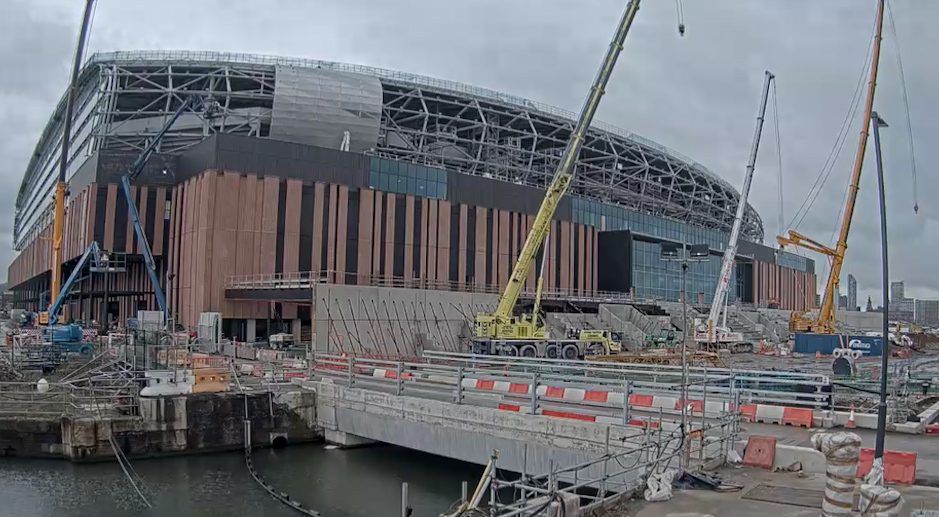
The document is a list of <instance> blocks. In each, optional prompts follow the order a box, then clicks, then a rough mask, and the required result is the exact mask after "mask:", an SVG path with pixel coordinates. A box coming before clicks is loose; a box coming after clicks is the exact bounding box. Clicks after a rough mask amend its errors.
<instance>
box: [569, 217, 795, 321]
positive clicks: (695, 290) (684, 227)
mask: <svg viewBox="0 0 939 517" xmlns="http://www.w3.org/2000/svg"><path fill="white" fill-rule="evenodd" d="M572 208H573V219H574V222H576V223H583V224H587V225H591V226H594V227H596V228H600V229H602V230H604V231H615V230H631V231H632V232H634V233H636V234H642V235H647V236H649V237H653V238H656V239H664V240H668V241H672V242H678V243H685V244H688V245H691V244H707V245H708V246H709V247H710V248H711V249H712V250H714V251H717V252H721V253H722V252H723V251H724V249H725V248H726V247H727V239H728V237H729V236H728V235H726V234H724V233H723V232H720V231H717V230H709V229H706V228H700V227H697V226H693V225H690V224H688V223H684V222H681V221H676V220H673V219H665V218H662V217H657V216H654V215H649V214H643V213H639V212H635V211H633V210H629V209H626V208H623V207H621V206H616V205H608V204H604V203H601V202H599V201H594V200H591V199H582V198H572ZM639 239H641V237H639V238H638V239H637V236H636V235H634V236H633V243H632V283H633V287H634V288H635V290H636V296H638V297H640V298H656V299H664V300H669V301H678V300H680V299H681V290H682V285H681V263H680V262H678V261H666V260H662V259H661V249H660V248H659V244H658V243H657V242H648V241H644V240H639ZM796 257H798V256H796ZM722 258H723V256H722V255H711V257H709V259H708V260H705V261H695V262H691V261H689V262H688V278H687V282H688V284H687V289H688V301H689V302H690V303H693V304H696V303H698V294H699V293H703V294H704V303H705V304H709V303H711V301H712V300H713V299H714V290H715V289H716V288H717V279H718V277H719V276H720V272H721V259H722ZM798 258H801V257H798ZM803 267H804V265H803ZM731 278H736V276H731ZM734 287H736V289H733V288H732V289H731V292H730V294H729V302H730V303H733V302H734V300H735V299H737V296H736V290H739V289H741V287H742V284H741V282H740V280H739V279H738V280H737V281H736V282H734Z"/></svg>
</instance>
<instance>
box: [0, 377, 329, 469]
mask: <svg viewBox="0 0 939 517" xmlns="http://www.w3.org/2000/svg"><path fill="white" fill-rule="evenodd" d="M272 411H273V414H272ZM244 414H245V403H244V398H243V396H242V395H240V394H235V393H225V394H194V395H180V396H173V397H152V398H150V397H142V398H141V399H140V416H125V417H117V416H113V417H109V416H105V417H103V418H97V417H91V416H89V417H82V418H69V417H48V418H36V419H16V418H3V419H0V456H20V457H45V458H62V459H68V460H71V461H106V460H112V459H114V451H113V449H112V448H111V445H110V440H109V437H111V436H113V437H114V440H115V442H116V443H117V444H118V446H119V447H120V448H121V450H122V451H123V452H124V454H125V455H127V456H129V457H157V456H163V455H171V454H192V453H201V452H212V451H223V450H235V449H240V448H241V447H242V446H243V444H244V427H243V419H244ZM248 415H249V416H250V417H251V423H252V443H253V444H254V445H255V446H259V447H263V446H268V445H271V444H272V442H273V440H274V438H276V437H283V438H285V439H286V440H287V442H288V443H302V442H308V441H313V440H317V439H319V438H320V433H319V431H318V430H317V429H316V427H315V420H316V417H315V395H314V394H313V393H311V392H309V391H296V392H291V393H284V394H275V395H273V397H271V396H269V395H268V394H267V393H255V394H250V395H248Z"/></svg>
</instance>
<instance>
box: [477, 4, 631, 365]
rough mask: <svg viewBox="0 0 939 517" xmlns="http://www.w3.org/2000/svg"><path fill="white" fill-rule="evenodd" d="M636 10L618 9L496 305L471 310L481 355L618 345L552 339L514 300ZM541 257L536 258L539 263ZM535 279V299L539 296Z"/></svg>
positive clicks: (564, 352)
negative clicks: (610, 34)
mask: <svg viewBox="0 0 939 517" xmlns="http://www.w3.org/2000/svg"><path fill="white" fill-rule="evenodd" d="M638 11H639V0H630V2H629V5H628V6H627V7H626V10H625V11H624V12H623V16H622V18H621V19H620V21H619V25H618V26H617V28H616V34H615V35H614V36H613V40H612V41H611V42H610V48H609V49H608V50H607V53H606V56H605V57H604V59H603V62H602V64H601V65H600V70H599V71H598V72H597V77H596V78H595V79H594V82H593V85H592V86H591V87H590V93H589V94H588V96H587V100H586V101H585V102H584V106H583V108H582V109H581V112H580V117H579V118H578V120H577V125H576V126H575V127H574V131H573V132H572V133H571V138H570V141H568V143H567V148H566V149H565V151H564V154H563V155H562V157H561V161H560V162H559V164H558V168H557V170H556V171H555V173H554V178H553V179H552V181H551V183H550V184H549V185H548V188H547V191H546V193H545V197H544V200H542V202H541V207H540V208H539V209H538V213H537V215H536V216H535V221H534V224H533V225H532V229H531V231H530V232H529V233H528V237H527V238H526V239H525V246H524V247H523V248H522V252H521V253H520V254H519V257H518V261H516V263H515V266H514V267H513V269H512V275H511V276H510V277H509V282H508V284H507V285H506V287H505V291H503V292H502V295H501V296H500V297H499V304H498V305H497V306H496V309H495V311H494V312H480V313H477V314H476V319H475V323H474V326H473V338H472V339H471V341H470V349H471V351H472V353H474V354H481V355H507V356H522V357H548V358H563V359H568V360H571V359H578V358H583V357H584V356H586V355H603V354H611V353H616V352H618V351H619V350H620V348H621V344H620V342H619V341H618V340H615V339H614V337H616V336H614V334H613V333H612V332H610V331H609V330H581V331H579V332H578V333H577V336H576V338H575V339H552V338H549V336H548V331H547V328H546V327H545V325H544V324H543V323H542V322H539V321H538V315H537V313H538V305H539V304H538V301H537V300H536V303H535V311H533V313H532V314H531V315H528V314H521V315H515V314H513V313H514V310H515V304H516V302H518V298H519V294H520V293H521V290H522V286H523V284H524V283H525V278H526V277H527V276H528V272H529V271H530V270H531V268H532V265H533V264H534V261H535V256H536V254H537V253H538V250H539V248H541V247H542V244H543V243H544V242H545V239H546V237H547V235H548V230H549V228H550V223H551V219H552V218H553V217H554V213H555V211H556V210H557V207H558V203H560V201H561V198H563V197H564V194H565V193H566V192H567V190H568V188H569V187H570V184H571V181H572V180H573V178H574V165H575V164H576V163H577V158H578V156H580V151H581V149H582V148H583V145H584V140H585V138H586V135H587V130H588V128H590V123H591V122H592V121H593V117H594V115H595V114H596V112H597V108H598V107H599V105H600V99H602V98H603V94H604V93H605V91H606V85H607V83H608V82H609V79H610V75H612V73H613V68H614V67H615V66H616V60H617V58H618V57H619V54H620V52H621V51H622V50H623V44H624V43H625V41H626V35H627V34H628V33H629V28H630V26H632V23H633V20H634V19H635V17H636V13H637V12H638ZM543 263H544V260H542V266H543ZM540 292H541V282H540V281H539V285H538V289H537V294H536V298H539V299H540Z"/></svg>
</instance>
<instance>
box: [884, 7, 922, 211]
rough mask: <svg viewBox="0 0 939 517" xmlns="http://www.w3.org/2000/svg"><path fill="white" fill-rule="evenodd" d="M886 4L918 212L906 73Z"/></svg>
mask: <svg viewBox="0 0 939 517" xmlns="http://www.w3.org/2000/svg"><path fill="white" fill-rule="evenodd" d="M886 4H887V19H888V20H889V22H890V24H889V25H890V34H891V35H892V36H893V48H894V50H895V51H896V55H897V70H898V71H899V73H900V88H901V90H900V91H901V92H902V93H903V95H902V98H903V111H904V112H905V113H906V132H907V135H908V136H909V141H910V165H911V167H912V169H913V213H915V214H918V213H919V197H918V187H917V185H916V154H915V152H914V149H913V123H912V122H911V121H910V97H909V94H908V93H907V89H906V75H905V74H904V73H903V59H902V58H901V57H900V38H899V37H897V26H896V24H895V23H894V21H893V9H891V7H890V2H886Z"/></svg>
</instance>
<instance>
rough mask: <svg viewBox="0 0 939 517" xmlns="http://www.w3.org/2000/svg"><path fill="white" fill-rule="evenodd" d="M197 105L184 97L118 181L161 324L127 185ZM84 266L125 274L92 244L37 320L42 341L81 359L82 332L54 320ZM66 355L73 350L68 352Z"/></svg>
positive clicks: (146, 247)
mask: <svg viewBox="0 0 939 517" xmlns="http://www.w3.org/2000/svg"><path fill="white" fill-rule="evenodd" d="M197 102H198V103H199V104H200V105H201V104H203V102H202V101H201V99H199V98H198V97H188V98H187V99H186V100H185V101H184V102H183V104H182V105H181V106H180V107H179V109H177V110H176V112H175V113H173V115H172V116H171V117H170V119H169V120H167V121H166V124H164V125H163V127H162V128H161V129H160V131H159V133H157V134H156V136H154V137H153V139H152V140H150V143H148V144H147V147H146V148H145V149H144V150H143V152H142V153H140V156H138V157H137V159H136V160H134V163H132V164H131V166H130V168H129V169H128V170H127V172H126V173H125V174H124V176H123V177H122V178H121V191H122V192H123V193H124V199H125V201H126V202H127V213H128V215H129V216H130V218H131V221H132V222H133V224H134V233H135V234H136V235H137V242H138V243H139V244H140V249H141V254H142V255H143V260H144V264H145V266H146V269H147V276H149V277H150V284H151V285H152V286H153V293H154V297H155V298H156V302H157V306H159V308H160V312H162V313H163V317H164V321H166V317H167V307H166V296H165V295H164V294H163V288H161V287H160V278H159V276H158V274H157V269H156V262H155V261H154V259H153V252H152V251H151V250H150V242H149V241H148V240H147V235H146V233H145V232H144V229H143V225H142V224H141V222H140V213H139V212H138V211H137V205H136V203H134V198H133V195H132V194H131V191H130V183H131V181H133V180H135V179H136V178H137V177H138V176H139V175H140V173H141V172H142V171H143V168H144V165H146V163H147V161H148V160H149V159H150V157H151V156H152V155H153V153H154V152H155V151H156V148H157V146H158V145H159V143H160V141H161V140H162V139H163V137H164V136H165V135H166V133H167V131H169V129H170V128H171V127H172V126H173V124H174V123H175V122H176V120H177V119H179V117H180V116H181V115H182V114H183V112H185V111H186V110H188V109H189V108H190V107H192V106H193V105H195V104H196V103H197ZM208 111H209V109H208V108H206V112H208ZM86 266H88V267H89V272H90V273H116V272H121V271H126V266H125V264H124V263H123V261H117V260H113V259H111V257H109V256H108V255H107V253H105V252H104V251H103V250H101V248H100V247H99V246H98V243H97V242H92V243H91V244H89V245H88V247H87V248H86V249H85V252H84V253H83V254H82V256H81V258H79V260H78V262H77V263H76V264H75V267H74V268H73V269H72V272H71V274H70V275H69V277H68V279H67V280H66V281H65V283H64V284H63V285H62V289H61V290H60V291H59V293H58V295H57V296H56V297H55V299H54V300H53V301H52V304H51V305H50V306H49V311H48V313H47V318H40V320H43V319H45V320H46V322H47V327H46V328H45V329H44V330H43V341H47V342H52V343H55V344H61V345H65V346H66V347H69V348H76V347H78V348H76V349H75V350H74V351H80V352H81V353H82V354H85V355H87V354H88V353H90V351H91V347H90V346H89V345H87V344H86V343H83V337H82V328H81V327H80V326H78V325H75V324H67V325H59V324H58V320H59V313H60V311H61V310H62V305H63V304H64V303H65V300H66V299H67V298H68V295H69V292H70V291H71V289H72V287H73V286H74V285H75V283H76V282H78V281H80V280H82V279H83V278H84V276H83V275H82V273H83V271H84V270H85V267H86ZM69 351H73V350H71V349H69Z"/></svg>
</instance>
